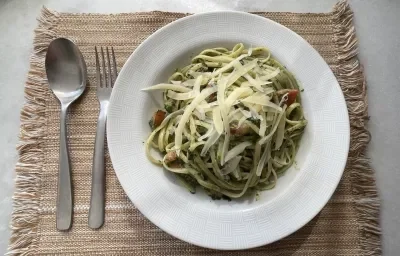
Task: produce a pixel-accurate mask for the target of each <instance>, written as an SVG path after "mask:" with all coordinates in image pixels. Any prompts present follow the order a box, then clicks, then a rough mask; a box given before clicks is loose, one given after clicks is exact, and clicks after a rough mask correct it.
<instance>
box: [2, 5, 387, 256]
mask: <svg viewBox="0 0 400 256" xmlns="http://www.w3.org/2000/svg"><path fill="white" fill-rule="evenodd" d="M257 14H258V15H261V16H263V17H267V18H270V19H272V20H275V21H277V22H279V23H281V24H283V25H285V26H287V27H288V28H290V29H292V30H293V31H295V32H297V33H298V34H300V35H301V36H302V37H304V38H305V39H306V40H307V41H308V42H309V43H310V44H311V45H313V46H314V47H315V49H317V51H318V52H319V53H320V54H321V55H322V56H323V57H324V59H325V60H326V62H327V63H328V64H329V65H330V67H331V68H332V70H333V72H334V74H335V75H336V77H337V79H338V81H339V83H340V85H341V87H342V90H343V92H344V94H345V98H346V101H347V106H348V110H349V116H350V122H351V146H350V153H349V158H348V162H347V167H346V170H345V172H344V175H343V178H342V180H341V182H340V185H339V187H338V188H337V190H336V192H335V194H334V196H333V197H332V199H331V200H330V201H329V203H328V204H327V205H326V206H325V207H324V209H323V210H322V211H321V213H320V214H319V215H318V216H317V217H315V218H314V219H313V220H312V221H311V222H310V223H308V224H307V225H306V226H305V227H303V228H302V229H300V230H299V231H297V232H296V233H294V234H292V235H291V236H289V237H287V238H285V239H282V240H281V241H278V242H276V243H274V244H271V245H267V246H263V247H259V248H254V249H251V250H247V251H228V252H222V251H216V250H209V249H204V248H200V247H197V246H193V245H190V244H188V243H185V242H183V241H180V240H178V239H176V238H174V237H172V236H170V235H168V234H166V233H165V232H163V231H161V230H160V229H159V228H157V227H156V226H155V225H153V224H152V223H151V222H150V221H148V220H147V219H146V218H145V217H144V216H143V215H142V214H141V213H140V212H139V211H138V210H137V209H136V208H135V206H134V205H133V204H132V203H131V202H130V201H129V199H128V197H127V196H126V195H125V193H124V191H123V190H122V188H121V186H120V184H119V182H118V180H117V178H116V176H115V173H114V170H113V169H112V165H111V162H110V158H109V155H107V156H106V166H107V169H106V173H107V174H106V176H107V185H106V186H107V188H106V189H107V193H106V219H105V224H104V226H103V227H102V228H101V229H100V230H91V229H90V228H89V227H88V224H87V215H88V208H89V197H90V184H91V165H92V154H93V145H94V138H95V131H96V122H97V117H98V111H99V106H98V103H97V100H96V97H95V92H96V89H95V85H96V83H95V69H94V67H95V59H94V56H95V55H94V46H95V45H97V46H114V49H115V52H116V56H117V64H118V67H119V68H121V67H122V66H123V64H124V63H125V61H126V59H127V58H128V57H129V55H130V54H131V53H132V51H133V50H134V49H135V48H136V47H137V46H138V45H139V44H140V43H141V42H142V41H143V40H144V39H145V38H147V37H148V36H149V35H150V34H152V33H153V32H155V31H156V30H157V29H159V28H161V27H162V26H164V25H166V24H168V23H170V22H172V21H174V20H176V19H178V18H181V17H184V16H186V15H187V14H182V13H166V12H146V13H126V14H116V15H100V14H70V13H57V12H55V11H50V10H48V9H46V8H44V9H43V10H42V13H41V15H40V17H39V26H38V28H37V29H36V30H35V33H36V36H35V40H34V53H33V55H32V57H31V66H30V71H29V74H28V79H27V82H26V85H25V96H26V100H27V102H26V104H25V106H24V108H23V109H22V114H21V142H20V144H19V146H18V150H19V154H20V159H19V162H18V164H17V166H16V172H17V179H16V192H15V196H14V213H13V216H12V229H13V234H12V238H11V241H10V246H9V254H26V255H39V254H49V255H54V254H114V255H122V254H128V255H182V256H183V255H229V256H233V255H380V254H381V248H380V227H379V221H378V217H379V216H378V215H379V199H378V196H377V192H376V187H375V182H374V175H373V171H372V170H371V168H370V166H369V163H368V160H367V158H366V156H365V150H366V147H367V144H368V141H369V138H370V136H369V133H368V131H367V129H366V127H365V126H366V120H367V119H368V114H367V100H366V88H365V82H364V77H363V74H362V69H361V66H360V63H359V61H358V59H357V52H358V48H357V38H356V35H355V31H354V27H353V23H352V22H353V13H352V12H351V10H350V8H349V6H348V4H347V3H346V2H344V1H341V2H339V3H338V4H337V5H336V6H335V7H334V9H333V11H332V12H331V13H326V14H298V13H257ZM57 37H67V38H69V39H71V40H73V41H74V42H75V43H76V44H77V45H78V46H79V48H80V49H81V51H82V53H83V55H84V57H85V60H86V63H87V68H88V87H87V90H86V91H85V93H84V95H83V97H81V98H80V99H79V100H78V101H77V102H76V103H75V104H73V106H72V107H71V109H70V112H69V123H68V128H69V143H70V152H71V164H72V173H73V187H74V203H75V207H74V221H73V227H72V229H71V230H70V231H69V232H59V231H57V230H56V227H55V223H56V222H55V218H56V192H57V173H58V147H59V108H60V107H59V104H58V102H57V100H56V99H55V97H54V96H53V94H52V93H51V92H50V91H49V89H48V84H47V81H46V73H45V70H44V56H45V53H46V48H47V46H48V45H49V43H50V41H51V40H52V39H54V38H57Z"/></svg>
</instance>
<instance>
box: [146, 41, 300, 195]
mask: <svg viewBox="0 0 400 256" xmlns="http://www.w3.org/2000/svg"><path fill="white" fill-rule="evenodd" d="M154 90H162V92H163V98H164V108H165V109H164V110H158V111H157V112H156V113H155V114H154V116H153V118H152V120H151V121H150V126H151V127H152V132H151V134H150V135H149V137H148V139H147V141H146V144H145V146H146V155H147V157H148V159H149V160H150V161H151V162H153V163H154V164H157V165H160V166H163V167H164V168H165V169H166V170H168V171H170V172H172V173H174V174H176V176H177V178H178V180H179V181H180V182H182V184H183V185H184V186H185V187H186V188H187V189H188V190H189V191H190V192H192V193H195V192H196V187H198V186H201V187H203V188H204V190H205V191H206V192H207V193H208V194H209V195H210V196H211V197H212V198H214V199H220V198H227V199H231V198H240V197H242V196H243V195H245V194H248V193H251V192H257V193H258V192H259V191H262V190H268V189H272V188H273V187H274V186H275V184H276V183H277V180H278V177H279V176H280V175H282V174H283V173H285V171H286V170H287V169H288V168H289V167H290V166H291V165H292V164H293V163H294V161H295V156H296V152H297V150H298V148H299V142H300V139H301V136H302V134H303V131H304V128H305V126H306V124H307V121H306V119H305V118H304V114H303V109H302V105H301V100H300V88H299V85H298V83H297V81H296V79H295V78H294V77H293V75H292V74H291V73H290V72H289V71H288V70H287V69H286V68H285V67H284V66H283V65H282V64H280V63H279V62H278V61H277V60H276V59H274V58H273V57H272V56H271V53H270V51H269V50H268V49H267V48H265V47H255V48H249V49H246V48H245V46H244V45H243V44H242V43H239V44H237V45H235V46H234V47H233V49H231V50H229V49H226V48H223V47H218V48H212V49H205V50H204V51H202V52H201V53H199V54H198V55H197V56H195V57H194V58H193V59H192V63H191V64H190V65H188V66H186V67H183V68H179V69H177V70H176V72H175V73H173V74H172V75H171V77H170V78H169V79H168V82H167V83H161V84H157V85H154V86H151V87H149V88H146V89H144V91H147V92H151V91H154ZM152 148H153V149H155V150H157V151H159V152H160V153H161V154H162V155H163V157H162V159H158V158H157V157H154V156H153V154H152V152H151V149H152Z"/></svg>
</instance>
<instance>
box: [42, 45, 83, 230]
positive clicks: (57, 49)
mask: <svg viewBox="0 0 400 256" xmlns="http://www.w3.org/2000/svg"><path fill="white" fill-rule="evenodd" d="M46 73H47V79H48V82H49V86H50V89H51V90H52V91H53V93H54V94H55V95H56V97H57V98H58V100H59V101H60V103H61V116H60V123H61V124H60V125H61V126H60V157H59V170H58V193H57V229H58V230H68V229H69V228H70V227H71V224H72V184H71V169H70V164H69V153H68V146H67V126H66V119H67V110H68V107H69V105H71V103H72V102H74V101H75V100H76V99H77V98H79V96H80V95H81V94H82V93H83V91H84V90H85V87H86V64H85V60H84V59H83V56H82V54H81V52H80V51H79V49H78V47H77V46H76V45H75V44H74V43H73V42H71V41H70V40H68V39H65V38H58V39H55V40H53V41H52V42H51V43H50V45H49V48H48V50H47V54H46Z"/></svg>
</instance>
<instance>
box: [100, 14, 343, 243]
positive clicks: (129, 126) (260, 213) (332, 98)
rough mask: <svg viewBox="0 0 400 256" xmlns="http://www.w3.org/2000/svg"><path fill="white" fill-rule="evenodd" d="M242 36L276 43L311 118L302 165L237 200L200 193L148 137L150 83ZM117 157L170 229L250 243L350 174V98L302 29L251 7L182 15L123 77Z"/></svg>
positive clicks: (321, 200) (280, 228)
mask: <svg viewBox="0 0 400 256" xmlns="http://www.w3.org/2000/svg"><path fill="white" fill-rule="evenodd" d="M238 42H243V43H244V44H245V45H246V46H247V47H249V46H251V45H252V46H267V47H269V48H270V50H271V52H272V54H273V55H274V56H275V57H276V58H277V59H278V60H280V61H281V62H282V63H283V64H284V65H286V67H287V68H288V69H289V71H291V72H293V73H294V75H295V77H296V78H297V79H298V80H299V81H300V83H301V85H302V86H303V87H304V92H303V93H302V95H301V96H302V100H303V106H304V111H305V117H306V118H307V119H308V121H309V123H308V126H307V128H306V130H305V134H304V136H303V138H302V141H301V146H300V149H299V152H298V155H297V157H296V160H297V167H295V166H292V167H291V168H290V169H289V170H288V171H287V172H286V174H285V175H284V176H283V177H281V178H279V180H278V184H277V186H276V187H275V188H274V189H273V190H270V191H265V192H263V193H262V194H261V199H260V200H258V201H255V200H254V199H250V198H246V199H242V200H234V201H231V202H228V201H225V200H220V201H213V200H211V199H210V198H209V197H208V196H207V195H205V194H204V193H202V192H200V190H201V189H198V191H199V192H198V193H196V194H195V195H192V194H190V193H189V192H188V191H187V190H186V189H185V188H183V187H182V186H180V185H179V184H178V183H177V182H176V181H175V179H174V176H173V175H170V174H169V173H166V172H165V171H163V170H162V168H160V167H157V166H154V165H153V164H151V163H150V162H149V161H148V160H147V158H146V156H145V149H144V141H145V140H146V138H147V136H148V135H149V133H150V129H149V126H148V120H149V119H150V117H151V116H152V113H153V112H154V111H155V110H156V109H157V107H158V106H157V104H158V103H157V99H155V98H154V97H151V96H150V94H149V93H144V92H141V91H140V89H142V88H145V87H148V86H151V85H154V84H156V83H159V82H163V81H166V79H167V78H168V76H169V75H170V74H172V72H173V71H174V70H175V68H177V67H182V66H185V65H187V64H188V63H189V62H190V57H191V56H193V54H195V53H198V52H199V51H200V50H202V49H204V48H208V47H218V46H224V47H232V46H233V45H234V44H236V43H238ZM107 130H108V136H107V138H108V146H109V150H110V155H111V160H112V163H113V166H114V169H115V172H116V174H117V176H118V179H119V181H120V182H121V185H122V187H123V188H124V190H125V192H126V193H127V195H128V196H129V198H130V199H131V200H132V202H133V203H134V205H135V206H136V207H137V208H138V209H139V210H140V211H141V212H142V213H143V214H144V215H145V216H146V217H147V218H148V219H149V220H150V221H152V222H153V223H154V224H156V225H157V226H159V227H160V228H161V229H163V230H165V231H166V232H168V233H169V234H171V235H173V236H175V237H177V238H179V239H182V240H184V241H187V242H189V243H193V244H196V245H199V246H203V247H208V248H216V249H245V248H251V247H256V246H261V245H265V244H268V243H272V242H274V241H277V240H279V239H281V238H283V237H285V236H287V235H289V234H291V233H293V232H294V231H296V230H298V229H299V228H301V227H302V226H303V225H305V224H306V223H307V222H309V221H310V220H311V219H312V218H313V217H314V216H315V215H316V214H317V213H318V212H319V211H320V210H321V209H322V207H324V205H325V204H326V203H327V202H328V200H329V198H330V197H331V195H332V193H333V192H334V190H335V189H336V186H337V185H338V183H339V180H340V178H341V176H342V173H343V170H344V167H345V163H346V159H347V153H348V149H349V141H350V133H349V118H348V114H347V108H346V103H345V100H344V97H343V94H342V91H341V89H340V87H339V84H338V82H337V81H336V78H335V77H334V75H333V73H332V71H331V70H330V68H329V66H328V65H327V64H326V63H325V61H324V60H323V59H322V57H321V56H320V55H319V54H318V53H317V51H315V50H314V48H313V47H312V46H311V45H309V44H308V43H307V42H306V41H305V40H304V39H302V38H301V37H300V36H299V35H297V34H295V33H294V32H292V31H291V30H289V29H288V28H286V27H284V26H282V25H280V24H278V23H275V22H273V21H271V20H268V19H265V18H262V17H259V16H256V15H252V14H248V13H242V12H211V13H202V14H196V15H192V16H189V17H186V18H183V19H180V20H178V21H175V22H173V23H171V24H169V25H167V26H165V27H163V28H162V29H160V30H158V31H157V32H156V33H154V34H153V35H151V36H150V37H149V38H148V39H147V40H145V41H144V42H143V43H142V44H141V45H140V46H139V47H138V48H137V49H136V50H135V52H134V53H133V54H132V55H131V56H130V58H129V59H128V61H127V62H126V63H125V65H124V67H123V68H122V70H121V72H120V74H119V76H118V79H117V81H116V84H115V87H114V90H113V93H112V96H111V103H110V107H109V113H108V121H107Z"/></svg>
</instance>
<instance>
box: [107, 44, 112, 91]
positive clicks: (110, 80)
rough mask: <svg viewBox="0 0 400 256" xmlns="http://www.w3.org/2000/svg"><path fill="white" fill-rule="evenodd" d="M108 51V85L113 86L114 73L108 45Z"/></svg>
mask: <svg viewBox="0 0 400 256" xmlns="http://www.w3.org/2000/svg"><path fill="white" fill-rule="evenodd" d="M106 52H107V62H108V85H107V86H109V87H110V88H111V85H112V77H111V76H112V75H111V61H110V52H109V51H108V46H107V47H106Z"/></svg>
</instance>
